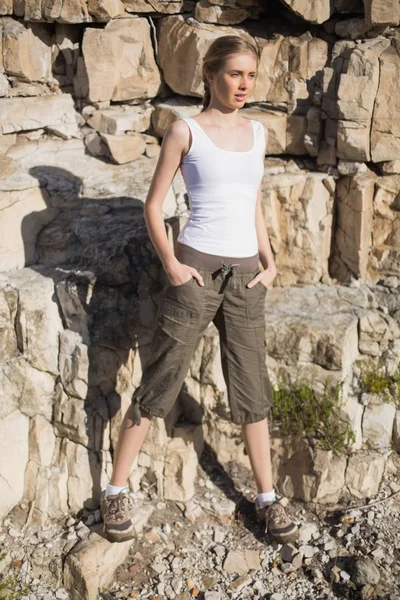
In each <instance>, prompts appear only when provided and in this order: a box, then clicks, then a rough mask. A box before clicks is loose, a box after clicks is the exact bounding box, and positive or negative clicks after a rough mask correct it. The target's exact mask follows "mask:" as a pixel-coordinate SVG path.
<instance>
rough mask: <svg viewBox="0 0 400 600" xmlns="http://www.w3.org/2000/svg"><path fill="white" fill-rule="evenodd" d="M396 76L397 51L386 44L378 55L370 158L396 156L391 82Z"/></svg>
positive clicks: (399, 151) (398, 110)
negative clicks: (378, 68)
mask: <svg viewBox="0 0 400 600" xmlns="http://www.w3.org/2000/svg"><path fill="white" fill-rule="evenodd" d="M399 76H400V58H399V56H398V53H397V50H396V49H395V48H393V47H389V48H388V49H387V50H385V52H383V53H382V54H381V56H380V70H379V85H378V88H377V92H376V99H374V100H375V104H374V112H373V120H372V125H371V160H373V161H374V162H382V161H390V160H396V159H398V158H400V125H399V119H398V117H397V115H399V114H400V101H399V99H398V97H397V94H394V93H393V81H395V80H396V79H397V78H398V77H399Z"/></svg>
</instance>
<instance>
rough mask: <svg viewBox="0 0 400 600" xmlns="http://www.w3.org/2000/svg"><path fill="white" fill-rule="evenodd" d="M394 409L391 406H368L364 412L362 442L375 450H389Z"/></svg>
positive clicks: (383, 404) (386, 404) (384, 404)
mask: <svg viewBox="0 0 400 600" xmlns="http://www.w3.org/2000/svg"><path fill="white" fill-rule="evenodd" d="M395 416H396V407H395V406H394V405H393V404H388V403H385V402H383V403H381V404H368V406H366V407H365V410H364V416H363V422H362V428H363V441H364V443H365V444H366V446H367V447H369V448H373V449H375V450H384V449H387V448H389V446H390V444H391V441H392V433H393V424H394V419H395Z"/></svg>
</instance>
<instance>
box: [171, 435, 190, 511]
mask: <svg viewBox="0 0 400 600" xmlns="http://www.w3.org/2000/svg"><path fill="white" fill-rule="evenodd" d="M197 464H198V457H197V454H196V451H195V449H194V445H193V442H192V440H189V441H188V442H185V440H184V439H182V438H173V439H172V440H171V441H170V442H169V443H168V446H167V448H166V454H165V470H164V498H165V499H166V500H178V501H180V502H186V501H187V500H190V498H192V497H193V495H194V482H195V479H196V474H197Z"/></svg>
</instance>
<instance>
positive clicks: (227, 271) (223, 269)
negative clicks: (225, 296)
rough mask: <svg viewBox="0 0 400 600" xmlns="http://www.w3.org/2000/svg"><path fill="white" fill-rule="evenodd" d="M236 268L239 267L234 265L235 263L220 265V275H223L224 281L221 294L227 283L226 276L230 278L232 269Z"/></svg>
mask: <svg viewBox="0 0 400 600" xmlns="http://www.w3.org/2000/svg"><path fill="white" fill-rule="evenodd" d="M238 266H239V264H235V263H229V264H227V265H226V264H225V263H224V262H223V263H222V267H221V273H222V274H223V275H224V281H223V283H222V286H221V292H222V291H223V290H224V289H225V287H226V285H227V283H228V275H230V276H232V274H233V269H234V268H235V267H238Z"/></svg>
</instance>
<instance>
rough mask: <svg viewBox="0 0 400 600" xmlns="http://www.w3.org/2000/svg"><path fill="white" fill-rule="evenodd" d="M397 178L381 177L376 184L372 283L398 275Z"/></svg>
mask: <svg viewBox="0 0 400 600" xmlns="http://www.w3.org/2000/svg"><path fill="white" fill-rule="evenodd" d="M398 185H399V176H398V175H388V176H386V177H381V178H379V179H378V180H377V182H376V187H375V196H374V220H373V231H372V239H373V244H372V245H371V251H370V256H369V264H368V271H369V275H370V277H371V279H372V280H373V281H378V280H379V279H381V278H382V275H383V274H387V275H395V274H398V273H399V270H400V268H399V265H400V261H399V257H400V223H399V219H398V210H397V195H398V192H396V188H397V186H398Z"/></svg>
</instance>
